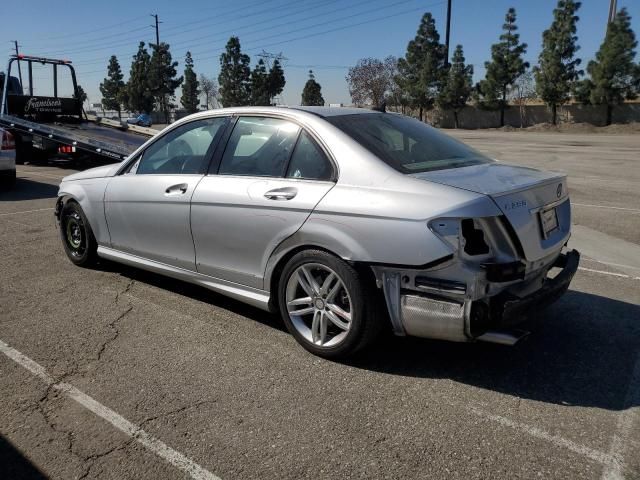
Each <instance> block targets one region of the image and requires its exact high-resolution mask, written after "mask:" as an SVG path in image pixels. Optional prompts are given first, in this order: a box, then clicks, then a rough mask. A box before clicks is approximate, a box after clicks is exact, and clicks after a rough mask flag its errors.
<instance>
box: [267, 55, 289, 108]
mask: <svg viewBox="0 0 640 480" xmlns="http://www.w3.org/2000/svg"><path fill="white" fill-rule="evenodd" d="M286 83H287V81H286V80H285V78H284V70H282V66H281V65H280V61H279V60H278V59H277V58H276V59H275V60H274V61H273V65H272V66H271V69H270V70H269V79H268V84H267V91H268V93H269V105H271V104H272V103H273V99H274V98H275V97H277V96H278V95H280V94H281V93H282V91H283V90H284V86H285V84H286Z"/></svg>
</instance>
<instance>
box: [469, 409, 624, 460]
mask: <svg viewBox="0 0 640 480" xmlns="http://www.w3.org/2000/svg"><path fill="white" fill-rule="evenodd" d="M468 410H469V411H470V412H471V413H473V414H475V415H477V416H479V417H482V418H485V419H487V420H491V421H492V422H496V423H499V424H500V425H502V426H505V427H509V428H512V429H514V430H519V431H521V432H524V433H526V434H527V435H530V436H532V437H535V438H538V439H540V440H545V441H546V442H549V443H551V444H553V445H556V446H557V447H561V448H566V449H567V450H571V451H572V452H575V453H577V454H579V455H582V456H584V457H586V458H588V459H590V460H593V461H594V462H597V463H599V464H601V465H605V466H608V465H612V464H613V463H614V462H616V461H617V459H616V458H613V457H612V455H610V454H608V453H604V452H601V451H599V450H594V449H593V448H589V447H586V446H584V445H579V444H577V443H575V442H572V441H571V440H568V439H566V438H563V437H559V436H557V435H552V434H550V433H548V432H545V431H544V430H542V429H540V428H538V427H534V426H532V425H527V424H524V423H521V422H518V421H515V420H511V419H510V418H507V417H503V416H501V415H495V414H493V413H489V412H486V411H484V410H481V409H479V408H477V407H468ZM621 468H622V466H621Z"/></svg>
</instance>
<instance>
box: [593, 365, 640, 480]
mask: <svg viewBox="0 0 640 480" xmlns="http://www.w3.org/2000/svg"><path fill="white" fill-rule="evenodd" d="M639 412H640V354H638V355H637V356H636V363H635V365H634V367H633V371H632V372H631V380H630V381H629V386H628V387H627V394H626V395H625V399H624V405H623V406H622V410H621V411H620V413H619V414H618V422H617V424H616V431H615V433H614V435H613V439H612V440H611V447H610V448H609V455H610V456H611V457H612V462H611V463H609V464H608V465H607V466H606V467H605V469H604V471H603V472H602V480H621V479H623V478H624V463H623V459H624V453H625V447H626V446H627V444H628V442H629V437H630V436H631V432H633V427H634V424H635V422H636V421H637V419H638V415H639Z"/></svg>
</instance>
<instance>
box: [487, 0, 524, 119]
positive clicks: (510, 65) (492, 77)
mask: <svg viewBox="0 0 640 480" xmlns="http://www.w3.org/2000/svg"><path fill="white" fill-rule="evenodd" d="M502 30H504V33H502V35H500V41H499V42H498V43H495V44H493V45H492V46H491V61H490V62H485V64H484V65H485V68H486V69H487V73H486V77H485V79H484V80H482V81H481V82H480V83H479V84H478V88H477V90H478V94H479V103H480V105H481V106H482V107H485V108H489V109H494V110H500V126H501V127H502V126H504V111H505V109H506V108H507V93H508V91H509V87H510V86H511V85H513V84H514V82H515V81H516V80H517V79H518V77H519V76H520V75H522V74H523V73H524V72H525V71H526V69H527V68H529V63H528V62H525V61H524V60H523V59H522V56H523V55H524V54H525V53H527V44H526V43H520V35H519V34H517V33H515V32H516V31H517V30H518V27H517V26H516V10H515V9H514V8H510V9H509V10H508V11H507V14H506V15H505V23H504V25H502Z"/></svg>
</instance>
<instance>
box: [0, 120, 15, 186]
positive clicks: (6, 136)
mask: <svg viewBox="0 0 640 480" xmlns="http://www.w3.org/2000/svg"><path fill="white" fill-rule="evenodd" d="M0 182H1V183H2V184H3V185H7V186H13V185H14V184H15V183H16V143H15V139H14V138H13V135H12V134H11V133H10V132H8V131H7V130H5V129H3V128H0Z"/></svg>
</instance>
